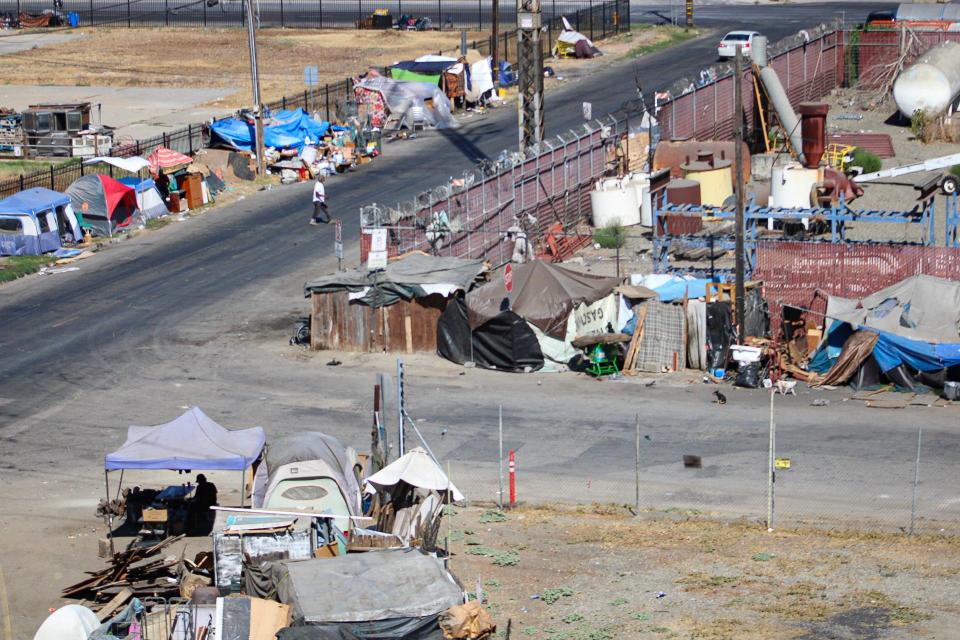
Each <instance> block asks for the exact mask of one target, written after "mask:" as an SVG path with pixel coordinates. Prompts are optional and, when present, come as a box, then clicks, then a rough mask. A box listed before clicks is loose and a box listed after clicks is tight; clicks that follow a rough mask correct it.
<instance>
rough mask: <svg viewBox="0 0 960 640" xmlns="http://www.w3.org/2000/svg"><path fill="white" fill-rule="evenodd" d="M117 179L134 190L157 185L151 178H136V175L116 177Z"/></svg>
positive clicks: (146, 188) (147, 188) (148, 188)
mask: <svg viewBox="0 0 960 640" xmlns="http://www.w3.org/2000/svg"><path fill="white" fill-rule="evenodd" d="M117 180H118V181H120V182H122V183H123V184H125V185H127V186H128V187H130V188H131V189H134V190H135V191H149V190H150V189H153V188H154V187H155V186H157V183H156V182H154V181H153V178H138V177H136V176H128V177H126V178H117Z"/></svg>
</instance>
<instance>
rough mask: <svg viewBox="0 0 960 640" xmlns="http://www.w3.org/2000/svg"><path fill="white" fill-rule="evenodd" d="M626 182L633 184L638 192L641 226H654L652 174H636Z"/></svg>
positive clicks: (626, 178)
mask: <svg viewBox="0 0 960 640" xmlns="http://www.w3.org/2000/svg"><path fill="white" fill-rule="evenodd" d="M623 180H624V182H627V183H629V184H631V185H632V186H633V188H634V190H636V192H637V202H639V203H640V225H641V226H644V227H652V226H653V200H652V199H651V198H650V174H648V173H642V172H639V171H638V172H634V173H631V174H630V175H628V176H626V177H625V178H624V179H623Z"/></svg>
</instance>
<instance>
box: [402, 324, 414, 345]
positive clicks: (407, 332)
mask: <svg viewBox="0 0 960 640" xmlns="http://www.w3.org/2000/svg"><path fill="white" fill-rule="evenodd" d="M403 335H404V338H406V342H407V353H413V321H412V319H411V318H410V316H404V317H403Z"/></svg>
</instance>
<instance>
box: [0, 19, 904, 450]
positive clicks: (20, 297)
mask: <svg viewBox="0 0 960 640" xmlns="http://www.w3.org/2000/svg"><path fill="white" fill-rule="evenodd" d="M846 6H847V5H815V4H803V5H790V6H783V7H780V6H765V7H760V6H757V7H753V6H751V7H740V6H738V7H737V9H736V13H737V16H736V17H734V16H731V15H730V14H731V11H730V9H729V8H727V9H724V8H706V9H704V11H703V13H704V14H706V15H703V16H702V20H701V23H702V24H703V25H704V26H707V27H710V28H715V29H718V30H723V29H732V28H746V27H751V28H758V29H760V30H762V31H764V32H765V33H766V34H767V35H768V37H770V38H771V40H776V39H779V38H781V37H784V36H787V35H790V34H792V33H794V32H796V31H797V30H798V29H800V28H802V27H805V26H810V25H811V24H815V23H817V22H818V21H822V20H828V19H831V18H832V17H834V16H836V15H838V14H840V13H842V12H843V11H844V10H845V8H846ZM877 6H878V7H884V6H888V5H877ZM872 7H873V5H857V8H858V10H860V9H862V10H864V11H866V10H869V9H870V8H872ZM715 40H716V37H715V36H709V37H702V38H699V39H697V40H695V41H692V42H688V43H685V44H683V45H681V46H678V47H674V48H672V49H669V50H666V51H662V52H659V53H657V54H654V55H651V56H648V57H644V58H642V59H640V60H638V61H637V62H636V63H630V62H626V63H621V64H617V65H614V66H612V67H610V68H608V69H606V70H605V71H603V72H600V73H595V74H592V75H590V76H589V77H586V78H582V79H580V80H579V81H578V82H576V83H570V84H568V85H567V86H565V87H563V88H561V89H559V90H557V91H556V92H553V93H550V94H549V95H548V96H547V98H546V118H545V119H546V123H547V132H548V134H551V135H552V134H556V133H558V132H562V131H565V130H569V129H572V128H574V127H577V126H579V124H580V122H581V118H582V115H581V103H582V102H583V101H584V100H589V101H591V102H592V103H593V113H594V114H603V113H607V112H611V111H614V110H616V109H618V108H619V107H620V105H621V104H622V103H623V102H624V101H625V100H629V99H631V98H632V97H633V95H634V93H635V86H634V73H637V74H638V77H639V78H640V80H641V82H642V83H643V84H644V85H645V86H646V87H647V90H648V91H649V90H650V89H659V88H663V87H666V86H669V85H670V84H672V83H673V82H675V81H676V80H678V79H679V78H681V77H684V76H688V75H692V74H695V73H696V72H697V71H698V69H699V68H701V67H702V66H706V65H707V64H710V63H712V62H713V61H714V60H715V55H714V47H715ZM515 117H516V116H515V113H514V112H513V110H512V109H509V108H507V109H501V110H499V111H496V112H493V113H492V114H491V115H488V116H486V117H483V118H477V119H474V120H472V121H469V122H468V124H467V125H466V126H464V127H462V128H461V129H459V130H456V131H450V132H443V133H442V134H435V135H427V136H424V138H425V139H422V140H419V141H416V142H415V143H410V142H399V143H391V144H387V145H386V147H385V151H384V154H383V157H382V158H380V159H378V161H377V162H375V163H372V164H371V165H367V166H366V167H364V169H363V171H360V172H357V173H356V174H352V175H349V176H347V177H345V178H337V179H335V180H332V181H331V182H330V184H329V185H328V190H329V192H330V195H331V205H332V207H333V209H334V211H335V214H338V215H340V216H341V217H343V219H344V225H343V233H344V238H345V243H346V244H347V247H348V249H349V248H350V247H354V248H355V247H356V242H357V239H358V233H359V231H358V229H359V220H358V217H357V216H355V215H353V212H356V211H358V210H359V208H360V207H361V206H363V205H365V204H369V203H371V202H387V203H393V202H397V201H401V200H404V199H406V198H409V197H411V196H413V195H414V194H415V193H417V192H418V191H422V190H424V189H427V188H429V187H432V186H435V185H437V184H439V183H443V182H444V181H445V180H446V178H447V177H448V176H451V175H457V174H458V173H460V172H462V171H463V170H464V169H466V168H469V167H470V166H472V165H473V164H475V163H476V162H478V161H479V160H481V159H484V158H495V157H496V156H497V155H498V154H499V152H500V151H501V150H503V149H505V148H514V147H515V145H516V133H515V122H516V120H515ZM269 196H270V197H269V198H259V199H257V202H256V204H253V203H251V202H247V203H242V204H240V205H238V206H235V207H227V208H226V210H224V211H222V212H221V213H217V214H216V215H215V216H214V217H215V218H216V220H217V224H203V225H200V224H197V225H196V226H197V227H201V226H202V227H203V231H202V232H200V233H197V234H195V235H191V236H190V237H188V238H185V239H183V240H182V241H177V242H169V241H166V240H165V238H164V236H163V235H162V234H159V235H158V236H157V237H156V238H153V237H151V239H150V240H148V241H146V242H143V243H140V244H143V245H149V246H148V248H145V250H143V251H142V252H139V253H138V255H136V256H135V257H131V258H130V259H129V262H128V263H127V262H126V261H124V262H121V261H120V259H119V258H118V257H117V256H114V255H109V254H108V255H107V256H104V257H103V258H98V259H97V264H96V267H94V265H93V264H88V263H84V265H83V268H82V269H81V270H80V271H79V272H76V273H70V274H63V275H62V276H59V277H58V278H56V279H48V280H45V281H40V280H37V279H31V280H30V281H29V282H25V283H18V284H17V285H14V286H10V287H5V289H6V291H4V292H3V293H4V295H3V298H4V299H3V300H2V301H0V316H2V317H3V318H4V321H3V326H4V327H5V328H6V331H4V333H3V335H2V336H0V353H2V354H4V357H3V359H2V362H0V379H3V380H6V381H7V382H6V385H5V388H4V389H3V390H0V394H2V396H4V397H6V398H8V402H7V403H6V404H4V405H3V406H0V425H4V426H0V434H2V433H3V430H4V429H6V428H8V427H7V426H6V425H9V424H10V423H11V422H13V423H15V422H16V421H17V420H18V419H21V418H22V417H24V416H26V415H29V414H30V413H31V412H33V411H35V410H36V407H38V406H43V404H44V403H43V400H44V399H45V398H50V397H56V396H58V395H61V394H63V393H64V388H65V387H66V388H69V387H70V382H69V381H67V380H63V378H69V377H70V376H58V378H60V379H59V380H57V379H54V380H51V377H50V372H51V370H56V369H58V368H59V363H62V362H64V361H73V362H77V361H83V359H84V358H85V357H86V356H87V355H88V354H89V353H91V352H92V351H96V352H99V353H103V354H104V358H105V360H106V361H110V360H112V359H113V358H115V357H125V359H127V358H129V355H130V354H129V352H128V353H126V354H124V351H123V350H122V349H129V348H131V347H135V345H136V344H137V342H138V335H139V332H140V331H142V328H143V324H144V323H145V322H147V323H160V324H166V325H171V324H173V323H180V322H182V321H184V319H185V318H188V317H189V316H190V315H191V314H192V313H194V312H195V311H196V309H198V308H201V307H208V306H210V305H215V304H217V302H218V301H219V300H222V299H223V298H224V297H226V296H227V295H228V293H229V292H231V291H233V290H235V289H237V288H238V287H240V286H244V285H247V284H248V283H251V282H256V281H257V279H258V278H267V277H275V276H276V275H277V274H282V273H284V272H293V271H296V270H297V269H302V268H303V266H304V265H308V264H310V265H312V266H313V267H314V268H322V267H321V265H319V264H317V263H316V262H317V253H318V248H319V247H324V246H326V247H332V244H333V243H332V237H331V236H332V234H333V229H332V228H320V229H305V228H304V224H305V221H306V220H307V218H308V207H309V197H308V196H307V190H306V188H305V187H302V186H301V187H299V188H298V187H292V188H285V189H280V190H278V191H276V192H273V193H271V194H269ZM261 203H262V204H261ZM224 218H229V220H230V222H229V223H225V221H224ZM220 222H224V224H220ZM320 251H321V252H322V249H320ZM111 253H112V252H111ZM330 258H331V257H330V256H329V255H328V257H327V259H326V260H323V261H322V263H323V266H332V265H333V262H332V261H331V259H330ZM88 262H89V261H88ZM115 263H119V264H115ZM240 264H242V265H244V267H243V268H242V269H239V268H237V265H240ZM301 282H302V280H301V281H297V280H294V281H293V282H292V283H290V284H291V285H292V287H291V289H292V290H294V291H295V290H296V288H297V287H299V285H300V283H301ZM54 328H55V331H54V332H53V333H51V330H53V329H54ZM118 336H122V340H120V341H118V340H117V337H118ZM120 344H122V345H123V347H120V346H119V345H120ZM81 366H83V365H81ZM71 375H72V376H77V377H83V375H82V372H81V371H77V370H76V369H74V370H72V372H71ZM4 453H7V452H4Z"/></svg>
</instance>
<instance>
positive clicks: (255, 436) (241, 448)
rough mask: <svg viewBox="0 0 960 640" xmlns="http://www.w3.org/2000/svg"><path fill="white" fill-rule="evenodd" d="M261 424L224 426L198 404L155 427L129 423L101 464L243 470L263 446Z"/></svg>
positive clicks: (178, 468)
mask: <svg viewBox="0 0 960 640" xmlns="http://www.w3.org/2000/svg"><path fill="white" fill-rule="evenodd" d="M264 441H265V435H264V432H263V428H262V427H252V428H250V429H240V430H236V431H233V430H230V429H226V428H224V427H222V426H220V425H219V424H217V423H216V422H214V421H213V420H212V419H211V418H210V417H208V416H207V415H206V414H205V413H204V412H203V411H201V410H200V409H199V408H198V407H193V408H192V409H190V410H188V411H187V412H186V413H184V414H183V415H181V416H180V417H179V418H176V419H174V420H172V421H171V422H168V423H166V424H162V425H157V426H155V427H135V426H132V427H130V429H129V431H128V435H127V441H126V442H125V443H124V444H123V446H122V447H120V448H119V449H117V450H116V451H114V452H113V453H110V454H107V456H106V458H105V460H104V468H105V469H107V470H108V471H112V470H115V469H173V470H188V469H189V470H194V469H197V470H210V471H215V470H224V471H242V470H244V469H246V468H247V467H249V466H250V465H251V464H252V463H253V461H254V460H256V459H257V457H258V456H259V455H260V452H261V451H262V450H263V444H264Z"/></svg>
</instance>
